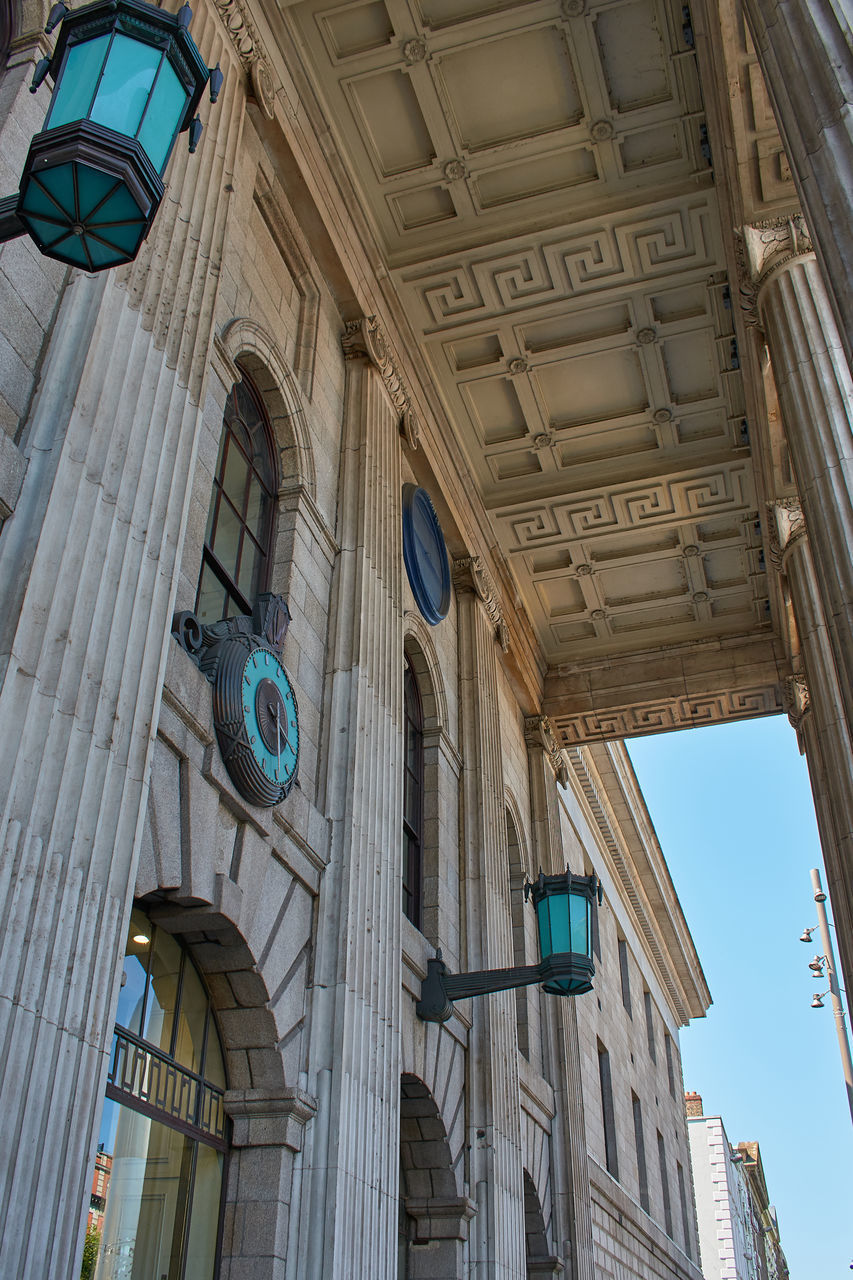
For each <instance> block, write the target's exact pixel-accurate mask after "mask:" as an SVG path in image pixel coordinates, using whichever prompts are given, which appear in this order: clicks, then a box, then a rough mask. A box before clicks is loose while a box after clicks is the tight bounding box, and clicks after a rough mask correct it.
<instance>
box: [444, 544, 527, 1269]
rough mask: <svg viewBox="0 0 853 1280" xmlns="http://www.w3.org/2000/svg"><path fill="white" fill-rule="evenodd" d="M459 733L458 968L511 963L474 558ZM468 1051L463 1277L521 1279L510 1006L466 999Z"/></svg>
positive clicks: (467, 566) (466, 604)
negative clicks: (469, 1208)
mask: <svg viewBox="0 0 853 1280" xmlns="http://www.w3.org/2000/svg"><path fill="white" fill-rule="evenodd" d="M453 579H454V583H455V586H456V591H457V596H458V609H459V678H460V694H461V728H462V754H463V761H464V763H463V769H462V823H463V830H462V847H463V850H464V853H463V859H464V880H465V886H466V893H467V901H466V909H467V920H466V925H467V940H468V954H467V958H466V966H465V967H466V968H469V969H488V968H502V967H504V966H507V965H511V964H512V960H513V953H512V918H511V911H510V903H509V864H508V853H507V842H506V816H505V811H504V781H503V755H502V750H501V724H500V709H499V691H498V660H497V652H498V651H497V645H498V643H502V641H503V639H504V638H505V636H506V623H505V621H504V618H503V614H502V612H501V608H500V601H499V598H498V593H497V589H496V588H495V586H494V583H493V582H492V581H491V578H490V577H489V575H488V573H487V571H486V570H485V567H484V566H483V564H482V562H481V561H480V560H479V559H478V558H476V557H468V558H465V559H461V560H457V561H456V562H455V564H454V573H453ZM472 1016H473V1026H472V1031H471V1040H470V1048H469V1054H468V1126H469V1143H470V1160H471V1172H470V1181H471V1185H472V1187H473V1188H474V1194H475V1197H476V1202H477V1216H476V1219H475V1221H474V1224H473V1236H474V1239H473V1242H472V1247H471V1272H470V1274H471V1275H472V1276H477V1277H482V1280H486V1278H487V1277H489V1278H490V1280H491V1278H492V1277H504V1278H505V1280H509V1277H515V1278H520V1277H523V1276H524V1275H525V1262H524V1210H523V1205H524V1195H523V1186H522V1154H521V1113H520V1101H519V1084H518V1068H517V1055H518V1045H517V1038H516V1028H515V1000H514V996H513V993H512V992H511V991H502V992H498V993H496V994H494V995H490V996H487V997H483V998H482V999H480V1000H477V1001H476V1002H475V1008H474V1009H473V1010H472Z"/></svg>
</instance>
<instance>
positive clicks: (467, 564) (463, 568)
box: [453, 556, 509, 653]
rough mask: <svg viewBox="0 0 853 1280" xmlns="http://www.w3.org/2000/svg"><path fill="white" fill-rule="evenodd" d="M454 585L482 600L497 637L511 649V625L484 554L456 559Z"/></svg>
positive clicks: (505, 646) (459, 589)
mask: <svg viewBox="0 0 853 1280" xmlns="http://www.w3.org/2000/svg"><path fill="white" fill-rule="evenodd" d="M453 585H454V586H455V587H456V590H457V591H458V592H460V593H464V592H471V593H472V594H473V595H475V596H476V597H477V599H478V600H479V601H480V602H481V604H482V605H483V607H484V608H485V610H486V613H487V614H488V615H489V618H490V619H491V622H492V624H493V626H494V628H495V639H496V640H497V641H498V643H499V644H500V646H501V648H502V649H503V651H504V653H506V652H507V650H508V649H509V627H508V626H507V624H506V619H505V618H504V614H503V610H502V609H501V606H500V596H499V594H498V589H497V587H496V585H495V581H494V579H493V577H492V575H491V574H490V573H489V571H488V569H487V568H486V566H485V564H484V563H483V559H482V556H461V557H460V558H459V559H458V560H454V561H453Z"/></svg>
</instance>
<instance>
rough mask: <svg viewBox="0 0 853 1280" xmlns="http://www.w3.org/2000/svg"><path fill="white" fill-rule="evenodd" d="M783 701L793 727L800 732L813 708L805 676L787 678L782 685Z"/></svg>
mask: <svg viewBox="0 0 853 1280" xmlns="http://www.w3.org/2000/svg"><path fill="white" fill-rule="evenodd" d="M782 701H783V704H784V708H785V713H786V715H787V717H788V719H789V720H790V722H791V725H792V726H793V728H794V729H796V730H797V731H799V728H800V725H801V724H802V723H803V718H804V717H805V715H806V713H807V712H808V710H809V707H810V706H811V698H810V696H809V687H808V685H807V684H806V677H805V676H804V675H802V674H801V673H799V674H797V675H793V676H786V677H785V679H784V681H783V683H782Z"/></svg>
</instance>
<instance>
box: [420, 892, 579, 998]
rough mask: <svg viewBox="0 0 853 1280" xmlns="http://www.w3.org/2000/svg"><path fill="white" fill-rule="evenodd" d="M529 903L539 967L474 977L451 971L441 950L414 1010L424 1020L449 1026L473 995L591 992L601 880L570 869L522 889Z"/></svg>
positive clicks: (430, 964)
mask: <svg viewBox="0 0 853 1280" xmlns="http://www.w3.org/2000/svg"><path fill="white" fill-rule="evenodd" d="M524 897H525V901H526V900H527V899H528V898H532V900H533V906H534V908H535V910H536V920H537V924H538V932H539V950H540V954H541V956H542V959H541V960H540V962H539V964H533V965H521V966H516V967H514V968H511V969H481V970H478V971H476V972H474V973H449V972H448V969H447V965H446V964H445V963H444V961H443V960H442V958H441V952H440V951H439V952H438V953H437V954H436V956H435V957H434V958H433V959H431V960H428V961H427V976H426V977H425V978H424V980H423V983H422V985H421V998H420V1000H419V1001H418V1003H417V1005H416V1006H415V1008H416V1012H417V1014H418V1017H420V1018H423V1020H424V1021H425V1022H446V1021H447V1019H448V1018H449V1017H450V1015H451V1013H452V1012H453V1001H454V1000H463V999H467V998H468V997H469V996H482V995H487V994H488V993H489V992H492V991H508V990H510V988H512V987H529V986H532V985H533V984H534V983H537V982H541V983H542V989H543V990H544V991H547V992H549V993H551V994H552V995H561V996H577V995H581V994H583V992H585V991H591V990H592V978H593V975H594V973H595V966H594V964H593V961H592V938H593V912H594V911H595V910H596V903H595V899H596V898H597V899H598V903H599V905H600V903H601V897H602V893H601V882H600V881H599V879H598V877H597V876H595V875H592V876H575V875H572V873H571V872H570V871H569V869H568V867H567V868H566V870H565V872H563V873H562V874H560V875H556V876H546V875H543V873H542V872H541V871H540V872H539V877H538V879H537V880H535V881H533V882H532V883H531V882H530V881H528V882H527V883H526V884H525V886H524Z"/></svg>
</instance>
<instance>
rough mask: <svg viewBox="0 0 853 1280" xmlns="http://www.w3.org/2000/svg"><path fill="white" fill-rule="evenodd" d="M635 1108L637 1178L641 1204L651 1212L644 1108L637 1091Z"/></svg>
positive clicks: (633, 1097)
mask: <svg viewBox="0 0 853 1280" xmlns="http://www.w3.org/2000/svg"><path fill="white" fill-rule="evenodd" d="M631 1105H632V1107H633V1109H634V1145H635V1147H636V1148H637V1180H638V1182H639V1184H640V1204H641V1205H642V1207H643V1208H644V1209H645V1211H646V1213H648V1212H649V1177H648V1172H647V1170H646V1140H645V1138H644V1136H643V1108H642V1106H641V1104H640V1099H639V1098H638V1097H637V1095H636V1093H634V1092H632V1093H631Z"/></svg>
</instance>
